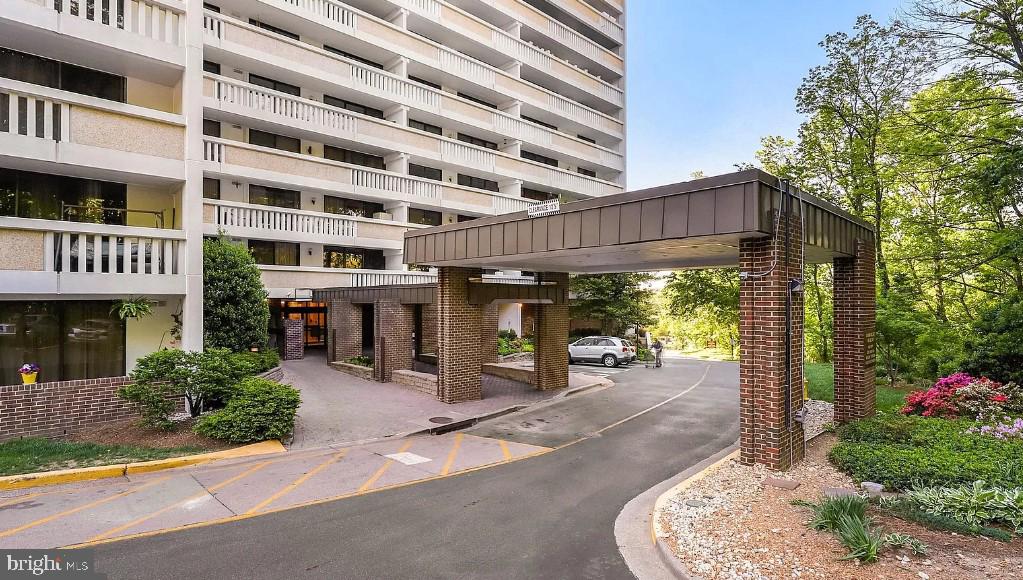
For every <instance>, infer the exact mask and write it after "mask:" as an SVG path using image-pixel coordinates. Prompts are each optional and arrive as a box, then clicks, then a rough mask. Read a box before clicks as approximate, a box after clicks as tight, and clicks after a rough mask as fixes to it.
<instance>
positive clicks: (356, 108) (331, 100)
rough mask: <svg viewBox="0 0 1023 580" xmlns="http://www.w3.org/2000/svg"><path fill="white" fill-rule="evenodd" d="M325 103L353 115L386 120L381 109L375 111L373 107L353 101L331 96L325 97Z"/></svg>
mask: <svg viewBox="0 0 1023 580" xmlns="http://www.w3.org/2000/svg"><path fill="white" fill-rule="evenodd" d="M323 102H324V103H326V104H328V105H330V106H332V107H337V108H339V109H344V110H346V111H351V112H353V113H360V114H363V115H369V116H370V117H376V118H377V119H383V118H384V112H383V111H381V110H380V109H374V108H373V107H367V106H366V105H360V104H359V103H353V102H352V101H346V100H344V99H339V98H337V97H332V96H330V95H324V96H323Z"/></svg>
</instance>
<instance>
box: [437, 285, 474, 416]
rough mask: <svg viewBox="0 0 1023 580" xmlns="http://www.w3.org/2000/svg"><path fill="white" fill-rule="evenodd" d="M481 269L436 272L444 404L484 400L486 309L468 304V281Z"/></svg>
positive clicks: (439, 379)
mask: <svg viewBox="0 0 1023 580" xmlns="http://www.w3.org/2000/svg"><path fill="white" fill-rule="evenodd" d="M482 275H483V272H482V270H478V269H472V268H446V267H441V268H439V269H438V270H437V391H438V398H439V399H440V400H441V401H443V402H445V403H461V402H464V401H478V400H480V399H482V398H483V387H482V383H481V382H480V380H481V378H480V364H481V362H480V361H481V358H482V357H481V356H480V328H481V327H482V326H483V309H482V308H481V307H479V306H473V305H470V304H469V278H471V277H480V276H482Z"/></svg>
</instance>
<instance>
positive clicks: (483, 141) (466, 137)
mask: <svg viewBox="0 0 1023 580" xmlns="http://www.w3.org/2000/svg"><path fill="white" fill-rule="evenodd" d="M458 140H459V141H464V142H466V143H472V144H473V145H478V146H480V147H486V148H487V149H497V143H494V142H493V141H487V140H486V139H480V138H479V137H473V136H472V135H466V134H465V133H459V134H458Z"/></svg>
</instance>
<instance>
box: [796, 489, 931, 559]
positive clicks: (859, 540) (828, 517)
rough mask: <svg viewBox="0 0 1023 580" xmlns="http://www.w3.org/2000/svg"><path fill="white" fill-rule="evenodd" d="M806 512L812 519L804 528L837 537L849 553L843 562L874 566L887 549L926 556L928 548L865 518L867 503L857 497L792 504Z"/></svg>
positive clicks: (841, 497) (917, 541)
mask: <svg viewBox="0 0 1023 580" xmlns="http://www.w3.org/2000/svg"><path fill="white" fill-rule="evenodd" d="M793 503H794V504H795V505H798V506H801V507H805V508H809V509H810V510H811V511H812V512H813V516H812V518H811V519H810V521H809V522H808V523H807V525H808V526H809V527H811V528H813V529H815V530H820V531H826V532H831V533H833V534H835V535H836V536H838V539H839V541H840V542H842V545H843V546H845V548H846V549H847V550H848V552H849V553H848V555H847V556H846V559H850V560H859V561H860V562H865V563H869V562H876V561H877V559H878V557H879V556H880V555H881V552H882V551H883V550H884V549H886V548H907V549H909V550H911V551H912V552H913V553H914V554H926V553H927V546H926V545H925V544H924V543H923V542H921V541H920V540H917V539H916V538H913V537H912V536H909V535H906V534H898V533H885V532H884V531H883V530H882V529H881V528H879V527H878V526H876V525H875V524H874V522H873V521H872V520H871V519H870V517H869V516H868V515H867V507H868V505H869V503H868V502H867V500H866V498H864V497H862V496H859V495H849V496H838V497H823V498H821V499H820V500H819V501H818V502H817V503H812V502H807V501H795V502H793Z"/></svg>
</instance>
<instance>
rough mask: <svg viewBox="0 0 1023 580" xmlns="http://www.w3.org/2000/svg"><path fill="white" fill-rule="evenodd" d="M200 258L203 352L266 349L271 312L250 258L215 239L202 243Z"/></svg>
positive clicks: (244, 251) (237, 248) (225, 241)
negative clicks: (220, 349) (214, 349)
mask: <svg viewBox="0 0 1023 580" xmlns="http://www.w3.org/2000/svg"><path fill="white" fill-rule="evenodd" d="M202 258H203V260H202V261H203V335H204V337H203V338H204V340H203V342H204V344H205V346H206V348H226V349H229V350H233V351H244V350H249V348H251V347H253V346H256V347H263V346H266V343H267V325H268V324H269V322H270V308H269V306H268V305H267V303H266V296H267V293H266V288H264V287H263V281H262V280H261V278H260V275H259V268H258V267H257V266H256V260H255V259H253V257H252V254H250V253H249V251H248V250H246V249H245V248H243V247H241V246H238V245H236V244H232V243H231V242H230V241H228V240H226V239H224V238H216V239H212V240H205V241H204V242H203V244H202Z"/></svg>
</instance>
